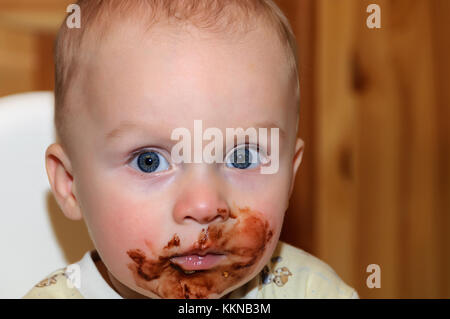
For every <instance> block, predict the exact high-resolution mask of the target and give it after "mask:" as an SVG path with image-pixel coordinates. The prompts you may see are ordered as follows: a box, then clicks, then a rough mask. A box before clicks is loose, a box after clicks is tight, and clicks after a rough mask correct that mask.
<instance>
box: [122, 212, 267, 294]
mask: <svg viewBox="0 0 450 319" xmlns="http://www.w3.org/2000/svg"><path fill="white" fill-rule="evenodd" d="M218 213H220V214H221V213H223V214H225V213H226V214H228V212H226V211H221V212H219V211H218ZM229 216H230V218H229V219H228V220H226V221H224V222H222V223H217V224H211V225H209V226H208V227H207V228H206V229H203V230H202V231H201V232H200V234H199V236H198V239H197V241H196V242H195V243H194V244H193V245H192V247H191V249H193V250H197V249H198V250H204V249H211V250H214V251H218V252H220V253H223V254H225V255H226V258H225V260H224V261H223V262H221V263H220V264H219V265H218V266H216V267H214V268H211V269H208V270H200V271H196V272H194V273H191V274H187V273H185V272H184V271H183V270H182V269H181V268H180V267H178V266H177V265H175V264H173V263H171V262H170V258H171V257H173V255H174V253H175V252H177V247H179V246H180V239H179V237H178V236H177V235H176V234H175V235H174V236H173V237H172V239H171V240H170V241H169V242H168V243H167V245H166V246H165V247H164V249H163V251H164V254H163V255H160V256H159V257H158V259H150V258H147V257H146V255H145V253H144V252H143V251H142V250H140V249H131V250H128V251H127V254H128V256H129V257H130V258H131V260H132V261H133V262H131V263H129V264H128V268H129V269H130V270H131V272H132V274H133V277H134V279H135V282H136V285H137V286H138V287H141V288H143V289H146V290H148V291H151V292H153V293H154V294H156V295H157V296H159V297H161V298H187V299H189V298H207V297H208V296H210V295H212V294H217V295H218V294H221V293H222V292H223V291H225V290H226V289H227V288H229V287H231V286H234V285H236V284H237V283H239V282H240V281H241V280H243V279H245V278H246V277H247V276H248V275H249V274H250V273H251V272H252V271H253V270H254V268H253V267H252V266H254V265H255V264H257V263H258V261H259V260H260V259H261V258H262V256H263V254H264V252H265V250H266V245H267V244H268V243H269V242H270V240H271V238H272V236H273V230H271V229H269V222H268V221H267V220H266V219H265V217H264V215H263V214H261V213H260V212H257V211H251V210H250V209H248V208H243V209H238V212H230V214H229ZM178 252H179V251H178Z"/></svg>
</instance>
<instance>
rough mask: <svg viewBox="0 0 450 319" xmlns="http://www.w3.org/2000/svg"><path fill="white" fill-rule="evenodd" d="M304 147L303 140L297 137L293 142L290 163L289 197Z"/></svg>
mask: <svg viewBox="0 0 450 319" xmlns="http://www.w3.org/2000/svg"><path fill="white" fill-rule="evenodd" d="M304 148H305V142H303V140H302V139H301V138H297V142H296V143H295V153H294V159H293V164H292V179H291V188H290V189H289V198H290V197H291V195H292V191H293V190H294V182H295V176H296V175H297V170H298V168H299V166H300V163H301V162H302V158H303V150H304Z"/></svg>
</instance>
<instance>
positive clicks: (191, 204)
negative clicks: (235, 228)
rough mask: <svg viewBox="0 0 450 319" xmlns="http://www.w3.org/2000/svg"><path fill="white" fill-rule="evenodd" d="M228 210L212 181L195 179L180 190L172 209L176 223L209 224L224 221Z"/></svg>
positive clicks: (228, 213) (228, 212) (219, 191)
mask: <svg viewBox="0 0 450 319" xmlns="http://www.w3.org/2000/svg"><path fill="white" fill-rule="evenodd" d="M229 215H230V210H229V207H228V205H227V204H226V201H225V200H224V198H223V197H222V195H221V190H220V189H219V187H218V185H217V184H216V183H214V182H213V181H211V180H209V181H205V180H196V181H194V182H191V183H188V184H187V185H186V187H185V188H184V189H183V190H182V191H181V193H180V195H179V197H178V199H177V201H176V203H175V206H174V209H173V217H174V219H175V221H176V222H177V223H178V224H184V223H188V222H196V223H199V224H209V223H211V222H213V221H216V220H217V221H221V222H224V221H226V220H227V219H228V218H229Z"/></svg>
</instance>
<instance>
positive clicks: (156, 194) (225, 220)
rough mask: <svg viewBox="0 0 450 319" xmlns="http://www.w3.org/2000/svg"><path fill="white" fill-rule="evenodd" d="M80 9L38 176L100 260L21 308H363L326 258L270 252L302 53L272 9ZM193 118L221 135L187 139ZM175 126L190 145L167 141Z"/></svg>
mask: <svg viewBox="0 0 450 319" xmlns="http://www.w3.org/2000/svg"><path fill="white" fill-rule="evenodd" d="M78 5H79V8H80V9H81V10H80V13H81V27H80V28H73V29H72V28H68V27H67V25H66V23H64V24H63V26H62V27H61V30H60V32H59V35H58V39H57V42H56V89H55V123H56V129H57V133H58V143H55V144H53V145H51V146H49V148H48V150H47V153H46V167H47V174H48V177H49V181H50V185H51V188H52V192H53V194H54V196H55V198H56V200H57V202H58V204H59V206H60V207H61V209H62V211H63V212H64V214H65V215H66V216H67V217H68V218H70V219H73V220H78V219H81V218H83V219H84V220H85V222H86V225H87V228H88V230H89V234H90V236H91V239H92V241H93V243H94V245H95V248H96V249H95V250H94V251H92V252H88V253H86V255H85V256H84V257H83V259H82V260H80V262H79V263H76V264H74V265H69V266H68V267H66V268H64V269H59V270H57V271H55V272H53V273H51V274H50V275H49V276H48V277H47V278H46V279H44V280H43V281H41V282H40V283H38V284H37V285H36V286H35V287H33V289H31V290H30V292H29V293H28V294H27V295H26V296H25V298H357V297H358V295H357V293H356V291H355V290H354V289H352V288H351V287H349V286H347V285H346V284H345V283H344V282H343V281H342V280H341V279H340V278H339V277H338V276H337V275H336V274H335V272H334V271H333V270H332V269H331V268H330V267H329V266H328V265H326V264H325V263H324V262H322V261H320V260H319V259H317V258H315V257H313V256H312V255H309V254H308V253H306V252H304V251H302V250H301V249H298V248H295V247H293V246H291V245H288V244H286V243H283V242H281V241H279V236H280V232H281V228H282V224H283V218H284V214H285V211H286V209H287V207H288V201H289V197H290V195H291V193H292V188H293V185H294V178H295V175H296V172H297V169H298V167H299V165H300V162H301V158H302V153H303V142H302V141H301V140H300V139H297V126H298V105H299V82H298V73H297V52H296V43H295V37H294V35H293V34H292V30H291V28H290V26H289V23H288V21H287V19H286V17H285V16H284V15H283V13H282V12H281V11H280V9H279V8H278V7H277V6H276V5H275V4H274V3H273V2H272V1H271V0H245V1H244V0H227V1H223V0H184V1H183V0H171V1H167V0H134V1H120V0H109V1H102V0H82V1H79V2H78ZM199 122H200V124H201V128H202V130H203V129H204V128H208V129H209V128H211V129H213V130H211V131H209V132H210V133H211V132H213V133H214V132H215V133H214V134H207V132H208V131H207V130H206V131H205V133H204V134H203V135H202V134H201V133H200V136H201V137H204V139H205V140H209V141H213V142H211V143H210V144H208V146H203V144H202V143H201V142H202V141H200V144H199V141H198V140H197V141H195V140H194V141H193V142H192V143H190V141H186V139H187V138H188V137H189V136H190V137H192V136H193V135H195V136H198V133H199V132H198V129H199V126H198V124H199ZM180 128H184V131H182V132H188V133H189V132H190V133H192V134H191V135H189V134H185V135H183V136H182V137H183V140H182V139H181V138H180V136H178V138H174V137H177V134H174V132H175V131H176V130H177V129H180ZM230 128H232V129H233V130H234V132H235V133H236V134H235V135H234V136H229V134H228V132H229V129H230ZM238 128H242V129H241V130H239V129H238ZM214 129H215V130H214ZM217 132H219V133H223V134H222V135H221V134H218V133H217ZM252 132H257V138H256V139H255V138H254V137H255V136H251V135H252V134H250V133H252ZM218 136H226V137H225V138H224V139H225V141H222V140H219V139H220V138H222V137H220V138H219V137H218ZM214 138H215V139H214ZM181 141H182V142H183V144H182V145H183V146H185V147H184V148H181V149H180V147H179V146H180V144H179V143H180V142H181ZM255 141H256V142H255ZM225 142H226V143H225ZM205 144H206V143H205ZM175 146H177V147H176V148H177V152H174V148H175ZM214 146H216V147H214ZM207 147H210V149H209V152H205V151H206V150H205V148H207ZM222 147H223V149H222ZM174 153H177V154H180V155H181V154H182V155H181V159H182V160H179V159H180V158H178V160H175V157H176V156H174ZM194 153H195V156H194V158H197V160H195V159H194V160H192V161H189V158H191V157H192V156H188V155H190V154H194ZM199 153H200V154H206V155H207V154H211V156H212V157H214V159H215V160H214V161H211V160H210V159H211V158H207V159H205V158H201V160H198V156H197V155H198V154H199ZM212 154H214V155H212ZM222 154H224V155H223V156H222ZM206 157H208V156H206ZM221 158H222V159H223V160H222V161H221V160H220V159H221ZM218 159H219V160H218ZM274 162H276V165H273V164H274ZM268 166H271V167H275V168H276V169H275V170H272V171H270V170H268V171H267V170H266V172H265V173H264V172H263V170H262V169H263V168H267V167H268ZM74 240H76V238H74ZM74 266H77V267H78V268H77V267H74ZM69 270H70V271H69ZM75 270H76V272H77V274H76V275H77V276H78V278H79V284H78V285H77V284H73V281H71V280H69V279H70V278H72V277H71V276H72V275H73V272H74V271H75ZM70 283H72V284H70Z"/></svg>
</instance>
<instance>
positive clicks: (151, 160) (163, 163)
mask: <svg viewBox="0 0 450 319" xmlns="http://www.w3.org/2000/svg"><path fill="white" fill-rule="evenodd" d="M131 164H132V165H131V166H133V167H134V168H135V169H138V170H140V171H141V172H144V173H155V172H160V171H164V170H167V169H169V163H168V162H167V160H166V159H165V157H164V156H162V155H161V154H160V153H158V152H155V151H146V152H142V153H140V154H138V155H137V156H136V157H135V158H134V159H133V161H132V162H131Z"/></svg>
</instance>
